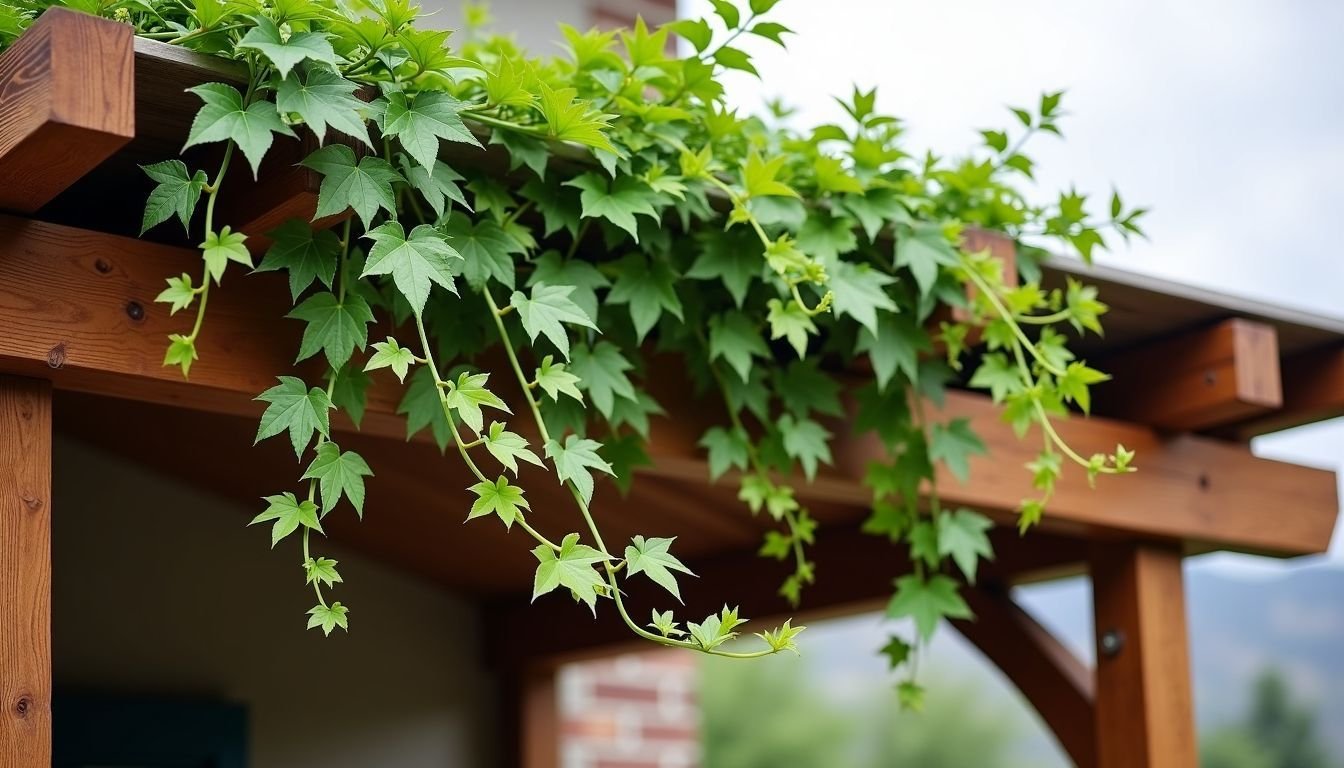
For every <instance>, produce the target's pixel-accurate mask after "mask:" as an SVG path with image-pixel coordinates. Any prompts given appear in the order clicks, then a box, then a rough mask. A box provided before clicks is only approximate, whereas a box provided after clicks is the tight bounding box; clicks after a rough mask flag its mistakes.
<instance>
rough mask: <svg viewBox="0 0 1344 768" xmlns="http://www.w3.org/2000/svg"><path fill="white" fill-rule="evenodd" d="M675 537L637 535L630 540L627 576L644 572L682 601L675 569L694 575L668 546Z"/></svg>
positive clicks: (627, 551)
mask: <svg viewBox="0 0 1344 768" xmlns="http://www.w3.org/2000/svg"><path fill="white" fill-rule="evenodd" d="M673 541H675V539H658V538H650V539H645V538H644V537H643V536H636V537H634V538H633V539H631V540H630V545H629V546H627V547H626V548H625V563H626V566H627V568H626V576H627V577H629V576H634V575H635V574H637V573H642V574H644V575H645V576H648V577H649V579H651V580H652V581H653V583H655V584H657V585H658V586H660V587H662V588H663V589H666V590H667V591H668V592H671V593H672V596H673V597H675V598H677V602H681V591H680V590H678V589H677V577H676V576H675V575H674V574H673V573H672V572H673V571H680V572H681V573H685V574H689V575H691V576H694V575H695V574H694V573H692V572H691V569H690V568H687V567H686V566H685V564H683V563H682V562H681V561H680V560H678V559H677V558H676V557H675V556H674V555H673V554H672V553H670V552H668V548H669V547H671V546H672V542H673Z"/></svg>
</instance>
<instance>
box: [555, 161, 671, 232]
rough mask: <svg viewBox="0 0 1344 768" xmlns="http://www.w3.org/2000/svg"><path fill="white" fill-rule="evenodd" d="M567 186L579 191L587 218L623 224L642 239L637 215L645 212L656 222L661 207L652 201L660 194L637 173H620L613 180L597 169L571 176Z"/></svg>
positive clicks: (580, 200) (626, 229) (566, 183)
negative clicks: (608, 179)
mask: <svg viewBox="0 0 1344 768" xmlns="http://www.w3.org/2000/svg"><path fill="white" fill-rule="evenodd" d="M565 186H568V187H575V188H577V189H578V190H579V192H580V194H579V203H580V205H581V206H582V208H583V217H584V218H588V219H591V218H602V219H606V220H607V221H610V222H611V223H612V224H615V225H616V226H618V227H620V228H621V229H623V230H625V231H626V232H629V233H630V236H631V237H633V238H634V239H635V242H639V222H637V221H636V220H635V216H636V215H639V214H643V215H645V216H648V217H649V218H651V219H653V220H655V221H657V219H658V210H657V209H656V208H654V206H653V204H654V203H655V202H656V201H657V200H658V193H656V192H654V191H653V190H652V189H650V188H649V186H648V185H647V184H645V183H644V182H642V181H640V180H639V179H638V178H636V177H634V176H617V177H616V178H615V179H612V180H611V181H610V182H608V181H607V179H605V178H603V177H602V175H601V174H599V173H597V172H595V171H589V172H588V173H585V174H583V175H582V176H578V177H576V178H573V179H570V180H569V181H566V182H565Z"/></svg>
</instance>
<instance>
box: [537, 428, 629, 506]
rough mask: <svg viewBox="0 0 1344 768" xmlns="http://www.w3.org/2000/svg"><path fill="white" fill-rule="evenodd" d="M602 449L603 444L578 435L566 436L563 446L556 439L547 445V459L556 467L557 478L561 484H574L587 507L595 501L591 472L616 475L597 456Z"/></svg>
mask: <svg viewBox="0 0 1344 768" xmlns="http://www.w3.org/2000/svg"><path fill="white" fill-rule="evenodd" d="M601 447H602V444H601V443H599V442H597V441H596V440H589V439H588V438H581V437H579V436H578V435H566V436H565V442H564V444H563V445H561V444H560V443H559V442H557V441H556V440H554V439H552V440H551V441H550V442H548V443H546V458H548V459H550V460H551V463H552V464H554V465H555V474H556V476H557V477H559V479H560V482H561V483H565V482H571V483H573V484H574V487H575V488H576V489H578V491H579V496H580V497H582V499H583V503H584V504H585V505H586V504H589V503H591V502H592V500H593V474H592V472H591V471H590V470H596V471H598V472H605V473H607V474H608V475H615V474H616V472H615V471H614V470H613V469H612V468H611V465H610V464H608V463H607V462H606V460H605V459H603V458H602V457H601V456H599V455H598V454H597V450H598V449H599V448H601Z"/></svg>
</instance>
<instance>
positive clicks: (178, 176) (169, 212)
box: [140, 160, 208, 235]
mask: <svg viewBox="0 0 1344 768" xmlns="http://www.w3.org/2000/svg"><path fill="white" fill-rule="evenodd" d="M140 169H141V170H143V171H144V172H145V175H146V176H148V177H149V178H151V179H153V180H154V181H155V182H157V185H156V186H155V187H154V189H153V190H152V191H151V192H150V193H149V198H148V199H147V200H145V215H144V218H143V219H142V220H141V222H140V234H142V235H143V234H145V233H146V232H148V231H149V230H150V229H151V228H152V227H155V226H157V225H159V224H162V223H163V222H165V221H167V220H168V219H170V218H172V216H173V215H174V214H176V215H177V219H178V221H181V222H182V229H184V230H188V231H190V229H191V216H192V214H193V213H195V212H196V203H197V202H198V201H199V200H200V199H201V190H202V189H204V188H205V185H206V184H207V183H208V181H207V179H206V176H205V171H197V172H196V173H195V174H192V173H191V172H190V171H189V170H188V169H187V166H186V164H185V163H183V162H182V161H181V160H165V161H163V162H162V163H154V164H153V165H142V166H140Z"/></svg>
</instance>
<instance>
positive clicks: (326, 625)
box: [308, 600, 350, 637]
mask: <svg viewBox="0 0 1344 768" xmlns="http://www.w3.org/2000/svg"><path fill="white" fill-rule="evenodd" d="M349 615H350V609H349V608H346V607H345V606H344V605H341V603H340V601H339V600H338V601H336V602H333V603H332V604H331V605H320V604H319V605H314V606H313V607H312V608H309V609H308V628H309V629H317V628H319V627H320V628H321V629H322V634H323V635H325V636H327V637H330V636H331V631H332V630H333V629H335V628H337V627H340V628H341V629H344V630H345V631H347V632H349V631H350V619H349Z"/></svg>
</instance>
